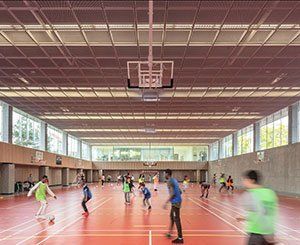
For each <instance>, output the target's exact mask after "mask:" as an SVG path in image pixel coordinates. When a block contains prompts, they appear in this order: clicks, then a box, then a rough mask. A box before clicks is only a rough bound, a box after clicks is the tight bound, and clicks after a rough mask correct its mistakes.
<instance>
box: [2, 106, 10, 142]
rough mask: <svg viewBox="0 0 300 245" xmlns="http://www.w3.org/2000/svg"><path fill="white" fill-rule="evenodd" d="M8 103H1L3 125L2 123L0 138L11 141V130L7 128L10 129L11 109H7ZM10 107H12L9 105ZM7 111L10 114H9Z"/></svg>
mask: <svg viewBox="0 0 300 245" xmlns="http://www.w3.org/2000/svg"><path fill="white" fill-rule="evenodd" d="M9 107H10V106H9V105H7V104H5V103H2V108H3V110H2V118H3V125H2V132H3V136H2V140H3V141H4V142H9V141H10V143H11V142H12V130H9V129H10V128H11V129H12V109H11V111H9ZM11 108H12V107H11ZM9 113H10V114H11V115H10V116H9Z"/></svg>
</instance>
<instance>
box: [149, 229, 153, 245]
mask: <svg viewBox="0 0 300 245" xmlns="http://www.w3.org/2000/svg"><path fill="white" fill-rule="evenodd" d="M149 245H152V231H149Z"/></svg>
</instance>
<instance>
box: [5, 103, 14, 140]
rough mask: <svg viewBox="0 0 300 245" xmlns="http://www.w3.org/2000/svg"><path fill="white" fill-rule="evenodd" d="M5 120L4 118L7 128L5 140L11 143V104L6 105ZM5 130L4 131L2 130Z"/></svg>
mask: <svg viewBox="0 0 300 245" xmlns="http://www.w3.org/2000/svg"><path fill="white" fill-rule="evenodd" d="M7 113H8V114H7V120H6V126H5V127H6V130H7V132H8V133H7V136H6V137H7V139H6V142H8V143H10V144H12V141H13V140H12V138H13V125H12V124H13V107H12V106H10V105H9V106H8V108H7ZM4 132H5V131H4Z"/></svg>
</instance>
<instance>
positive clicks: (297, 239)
mask: <svg viewBox="0 0 300 245" xmlns="http://www.w3.org/2000/svg"><path fill="white" fill-rule="evenodd" d="M197 199H198V198H197ZM198 200H199V201H201V202H202V203H205V202H204V201H202V200H201V199H198ZM209 201H212V202H214V201H213V200H209ZM205 204H206V205H209V204H208V203H205ZM215 205H219V206H222V207H223V205H222V203H221V202H220V203H217V202H215ZM227 206H228V205H227ZM230 206H231V205H230ZM211 207H212V208H214V209H216V210H218V209H217V208H215V207H214V206H211ZM231 207H232V208H236V207H234V206H231ZM225 208H227V207H225ZM227 209H229V208H227ZM236 209H237V210H242V209H240V208H236ZM230 211H232V212H234V213H236V214H239V215H242V216H244V214H243V213H240V212H237V211H235V210H232V209H230ZM219 212H221V213H224V214H226V212H223V211H219ZM226 215H227V216H229V217H231V216H230V215H229V214H226ZM276 225H278V226H281V227H285V226H284V225H281V224H278V223H277V224H276ZM286 228H288V227H286ZM288 229H290V228H288ZM291 230H292V231H293V229H291ZM278 232H280V233H282V234H284V235H286V236H289V237H290V238H292V239H294V240H296V241H299V240H300V239H299V238H297V237H295V236H293V235H290V234H288V233H286V232H284V231H282V230H278ZM295 232H297V231H295ZM297 233H298V232H297Z"/></svg>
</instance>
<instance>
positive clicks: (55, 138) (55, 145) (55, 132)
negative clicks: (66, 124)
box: [47, 125, 63, 154]
mask: <svg viewBox="0 0 300 245" xmlns="http://www.w3.org/2000/svg"><path fill="white" fill-rule="evenodd" d="M47 149H48V151H50V152H54V153H58V154H62V153H63V132H62V131H61V130H59V129H57V128H55V127H53V126H51V125H48V127H47Z"/></svg>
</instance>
